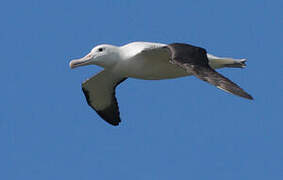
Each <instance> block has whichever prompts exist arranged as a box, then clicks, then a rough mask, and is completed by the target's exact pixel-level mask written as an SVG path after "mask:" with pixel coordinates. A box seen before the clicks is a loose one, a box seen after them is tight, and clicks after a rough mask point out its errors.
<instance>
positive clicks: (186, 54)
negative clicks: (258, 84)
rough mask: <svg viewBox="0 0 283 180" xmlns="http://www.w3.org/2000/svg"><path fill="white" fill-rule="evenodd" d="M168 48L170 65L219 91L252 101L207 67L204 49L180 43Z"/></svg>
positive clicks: (243, 92) (236, 87)
mask: <svg viewBox="0 0 283 180" xmlns="http://www.w3.org/2000/svg"><path fill="white" fill-rule="evenodd" d="M168 48H169V49H170V51H171V61H172V63H175V64H177V65H179V66H180V67H182V68H184V69H185V70H186V71H188V72H189V73H192V74H193V75H194V76H196V77H197V78H199V79H201V80H203V81H206V82H208V83H210V84H213V85H214V86H216V87H218V88H219V89H222V90H224V91H226V92H229V93H232V94H235V95H237V96H240V97H243V98H246V99H253V97H252V96H251V95H249V94H248V93H246V92H245V91H244V90H243V89H242V88H240V87H239V86H238V85H237V84H235V83H233V82H232V81H231V80H229V79H228V78H226V77H224V76H223V75H221V74H219V73H218V72H216V71H215V70H214V69H212V68H211V67H210V66H209V64H208V59H207V53H206V50H205V49H203V48H200V47H196V46H192V45H189V44H181V43H174V44H169V45H168Z"/></svg>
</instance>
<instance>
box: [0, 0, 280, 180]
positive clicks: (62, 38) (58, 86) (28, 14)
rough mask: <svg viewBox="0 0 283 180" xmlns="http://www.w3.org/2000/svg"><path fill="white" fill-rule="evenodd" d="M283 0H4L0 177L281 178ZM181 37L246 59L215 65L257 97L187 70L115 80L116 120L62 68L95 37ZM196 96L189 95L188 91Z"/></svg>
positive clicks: (80, 75)
mask: <svg viewBox="0 0 283 180" xmlns="http://www.w3.org/2000/svg"><path fill="white" fill-rule="evenodd" d="M282 8H283V1H279V0H277V1H276V0H274V1H267V0H260V1H245V0H238V1H224V0H215V1H204V0H198V1H194V0H190V1H145V0H143V1H125V0H124V1H95V0H92V1H55V0H49V1H35V0H34V1H31V0H27V1H4V2H2V3H1V7H0V19H1V21H0V23H1V28H0V39H1V41H0V48H1V54H0V57H1V71H0V80H1V84H2V86H1V95H2V96H1V102H0V159H1V161H0V179H7V180H18V179H29V180H38V179H40V180H50V179H53V180H57V179H58V180H59V179H60V180H61V179H69V180H75V179H83V180H88V179H105V180H108V179H125V180H127V179H129V180H130V179H131V180H132V179H137V180H142V179H147V180H156V179H163V180H167V179H168V180H169V179H219V180H222V179H223V180H226V179H232V180H233V179H235V180H236V179H237V180H238V179H247V180H248V179H249V180H250V179H273V180H277V179H278V180H279V179H280V180H281V179H282V178H283V142H282V139H283V131H282V127H283V118H282V110H283V109H282V106H283V83H282V82H283V70H282V69H283V60H282V58H283V46H282V42H283V34H282V32H283V14H282ZM132 41H153V42H163V43H172V42H184V43H190V44H194V45H198V46H201V47H204V48H206V49H207V51H208V52H209V53H212V54H215V55H218V56H228V57H236V58H248V66H247V68H246V69H223V70H219V71H220V72H221V73H223V74H224V75H225V76H227V77H229V78H230V79H232V80H233V81H235V82H237V83H238V84H239V85H240V86H241V87H243V88H244V89H245V90H246V91H247V92H249V93H251V94H252V95H253V96H254V98H255V100H254V101H248V100H245V99H242V98H238V97H236V96H232V95H230V94H227V93H225V92H222V91H221V90H218V89H217V88H215V87H213V86H211V85H209V84H206V83H204V82H202V81H200V80H198V79H196V78H194V77H186V78H180V79H175V80H163V81H143V80H136V79H128V80H127V81H125V82H124V83H123V84H121V85H120V86H119V87H118V88H117V92H116V94H117V98H118V100H119V105H120V111H121V117H122V121H123V122H122V124H121V125H120V126H119V127H112V126H110V125H108V124H107V123H105V122H104V121H103V120H102V119H101V118H100V117H99V116H98V115H97V114H96V113H95V112H94V111H93V110H92V109H91V108H90V107H88V106H87V104H86V101H85V98H84V96H83V93H82V91H81V82H82V81H84V80H85V79H86V78H88V77H90V76H92V75H93V74H95V73H98V72H99V71H101V68H99V67H96V66H91V67H83V68H78V69H75V70H70V69H69V66H68V63H69V61H70V59H72V58H78V57H81V56H83V55H85V54H86V53H87V52H88V51H89V50H90V49H91V48H92V47H93V46H95V45H97V44H101V43H109V44H115V45H123V44H125V43H128V42H132ZM192 94H193V95H192Z"/></svg>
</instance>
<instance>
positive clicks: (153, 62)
mask: <svg viewBox="0 0 283 180" xmlns="http://www.w3.org/2000/svg"><path fill="white" fill-rule="evenodd" d="M89 64H96V65H99V66H101V67H103V68H104V70H103V71H102V72H100V73H99V74H97V75H95V76H94V77H92V78H91V79H89V80H87V81H86V82H84V83H83V86H82V87H83V91H84V94H85V96H86V98H87V102H88V104H89V105H90V106H91V107H92V108H93V109H94V110H96V111H97V113H98V114H99V115H100V116H101V117H102V118H103V119H104V120H106V121H107V122H109V123H110V124H112V125H118V124H119V122H120V117H119V110H118V104H117V101H116V98H115V87H116V86H117V85H118V84H119V83H120V82H122V81H124V80H125V79H127V78H137V79H145V80H160V79H171V78H178V77H183V76H189V75H195V76H196V77H198V78H200V79H202V80H204V81H207V82H209V83H211V84H213V85H215V86H217V87H218V88H220V89H222V90H224V91H227V92H230V93H233V94H236V95H238V96H242V97H244V98H248V99H252V97H251V96H250V95H248V94H247V93H246V92H244V91H243V90H242V89H241V88H240V87H238V86H237V85H236V84H235V83H233V82H231V81H230V80H229V79H227V78H225V77H224V76H222V75H220V74H219V73H217V72H216V71H214V70H213V69H216V68H222V67H245V59H240V60H237V59H232V58H220V57H216V56H213V55H210V54H207V53H206V51H205V50H204V49H202V48H199V47H195V46H191V45H188V44H180V43H175V44H169V45H167V44H161V43H151V42H133V43H129V44H126V45H124V46H121V47H118V46H113V45H105V44H104V45H98V46H96V47H95V48H93V49H92V51H91V52H90V53H89V54H88V55H87V56H85V57H84V58H82V59H79V60H73V61H71V62H70V67H71V68H74V67H77V66H82V65H89Z"/></svg>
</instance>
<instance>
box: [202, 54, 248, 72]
mask: <svg viewBox="0 0 283 180" xmlns="http://www.w3.org/2000/svg"><path fill="white" fill-rule="evenodd" d="M207 58H208V60H209V65H210V66H211V67H212V68H214V69H216V68H223V67H231V68H244V67H246V61H247V60H246V59H233V58H222V57H216V56H213V55H211V54H207Z"/></svg>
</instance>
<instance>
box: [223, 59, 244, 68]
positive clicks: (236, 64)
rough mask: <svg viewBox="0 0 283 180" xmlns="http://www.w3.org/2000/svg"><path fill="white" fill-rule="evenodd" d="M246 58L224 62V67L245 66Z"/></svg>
mask: <svg viewBox="0 0 283 180" xmlns="http://www.w3.org/2000/svg"><path fill="white" fill-rule="evenodd" d="M246 62H247V60H246V59H240V60H239V61H234V62H233V63H227V64H224V67H231V68H245V67H246V66H247V65H246Z"/></svg>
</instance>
